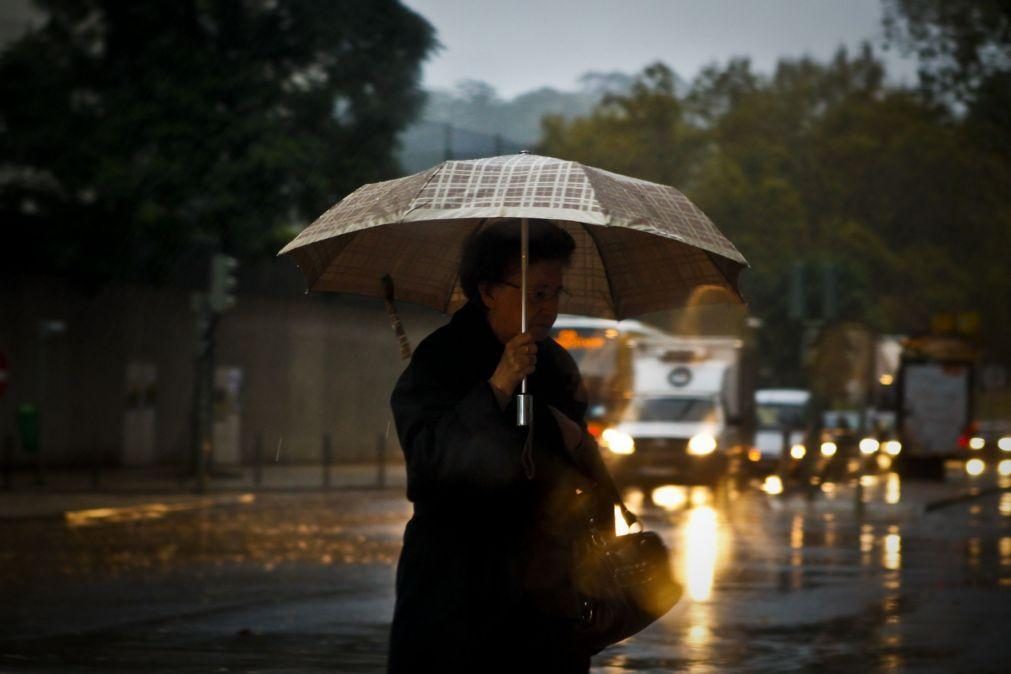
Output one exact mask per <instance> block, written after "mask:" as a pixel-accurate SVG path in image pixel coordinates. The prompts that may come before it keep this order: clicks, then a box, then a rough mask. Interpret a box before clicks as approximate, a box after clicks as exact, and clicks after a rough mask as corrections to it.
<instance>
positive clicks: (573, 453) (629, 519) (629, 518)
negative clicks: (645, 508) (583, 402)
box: [563, 430, 642, 527]
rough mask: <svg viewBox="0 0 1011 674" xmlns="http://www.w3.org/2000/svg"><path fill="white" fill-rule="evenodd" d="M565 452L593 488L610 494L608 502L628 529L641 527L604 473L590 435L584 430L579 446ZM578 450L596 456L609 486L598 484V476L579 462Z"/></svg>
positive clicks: (598, 453)
mask: <svg viewBox="0 0 1011 674" xmlns="http://www.w3.org/2000/svg"><path fill="white" fill-rule="evenodd" d="M586 438H590V440H591V442H593V447H589V448H587V447H584V445H585V443H586ZM563 444H564V443H563ZM566 450H567V451H568V452H569V456H570V458H571V459H572V462H573V464H575V466H576V468H578V469H579V472H581V473H582V474H583V475H585V476H586V477H587V478H589V479H590V482H592V483H593V486H594V487H595V488H598V489H603V490H604V491H607V492H611V494H610V500H611V502H612V503H613V504H614V505H616V506H618V508H619V510H620V512H621V517H622V519H623V520H625V525H626V526H628V527H632V525H634V524H639V525H640V527H641V526H642V524H641V523H640V522H639V518H638V516H636V514H635V513H633V512H632V511H631V510H629V509H628V507H627V506H626V505H625V502H624V501H623V500H622V499H621V493H620V492H619V491H618V487H617V485H615V484H614V480H613V479H611V477H610V473H606V471H607V467H606V466H604V465H603V460H602V459H600V458H599V457H600V449H599V448H598V447H597V442H596V440H594V439H593V436H592V435H590V434H589V432H588V431H585V430H584V432H583V437H582V438H581V439H580V442H579V444H578V445H576V447H575V448H574V449H572V450H568V448H566ZM580 450H582V452H583V453H584V454H585V453H586V452H595V453H596V454H597V457H598V460H600V462H601V468H602V469H603V470H604V471H605V474H606V476H607V479H608V482H609V484H606V485H602V484H600V482H599V480H598V477H599V476H597V475H594V474H593V470H591V469H590V467H589V466H587V465H585V463H584V462H583V461H582V460H581V457H580Z"/></svg>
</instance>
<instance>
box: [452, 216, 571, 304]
mask: <svg viewBox="0 0 1011 674" xmlns="http://www.w3.org/2000/svg"><path fill="white" fill-rule="evenodd" d="M527 226H528V232H529V234H528V236H529V238H528V250H529V257H528V262H529V263H530V264H533V263H535V262H542V261H544V260H559V261H561V262H563V263H564V264H566V265H568V264H569V263H570V262H571V261H572V251H574V250H575V249H576V241H575V240H574V239H573V238H572V235H571V234H569V233H568V232H566V231H565V230H564V229H562V228H561V227H559V226H558V225H556V224H555V223H553V222H551V221H550V220H541V219H535V218H530V219H528V220H527ZM519 264H520V220H519V219H518V218H509V219H506V220H499V221H497V222H494V223H492V224H489V225H485V226H483V227H480V228H478V229H477V231H475V232H474V233H473V234H471V235H470V237H469V238H468V239H467V241H466V243H464V246H463V257H462V258H461V259H460V286H461V287H462V288H463V293H464V294H465V295H466V296H467V299H468V300H470V301H471V302H474V303H477V304H478V305H480V306H484V302H482V301H481V290H480V287H481V284H484V283H498V282H500V281H504V280H505V277H506V275H507V273H508V272H509V271H510V270H511V269H514V268H516V267H518V266H519Z"/></svg>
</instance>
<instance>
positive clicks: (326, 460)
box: [323, 433, 333, 489]
mask: <svg viewBox="0 0 1011 674" xmlns="http://www.w3.org/2000/svg"><path fill="white" fill-rule="evenodd" d="M331 463H333V457H332V456H331V453H330V434H329V433H324V434H323V489H330V464H331Z"/></svg>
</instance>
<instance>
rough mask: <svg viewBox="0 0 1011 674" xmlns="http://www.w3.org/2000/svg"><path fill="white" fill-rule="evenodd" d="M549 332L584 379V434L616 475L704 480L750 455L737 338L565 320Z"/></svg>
mask: <svg viewBox="0 0 1011 674" xmlns="http://www.w3.org/2000/svg"><path fill="white" fill-rule="evenodd" d="M588 320H592V321H595V328H596V329H598V330H600V332H599V333H592V332H587V331H586V330H587V328H588V325H587V324H586V323H585V322H584V321H588ZM580 326H581V327H582V329H583V332H581V333H579V334H580V335H581V336H580V338H579V340H575V339H573V337H574V333H573V331H574V330H578V329H580ZM555 331H556V335H557V336H556V339H558V341H559V343H561V344H562V345H563V346H566V348H568V349H569V350H570V352H571V353H574V357H576V360H577V362H579V364H580V369H581V370H582V372H583V378H584V380H586V381H588V382H589V389H590V403H591V414H590V418H591V424H590V427H591V431H595V432H596V433H597V434H599V440H600V444H601V447H602V448H603V449H605V450H606V451H605V452H604V455H605V459H607V460H608V463H609V464H610V467H611V469H612V471H613V472H615V473H616V474H617V475H619V476H620V477H624V478H625V479H634V480H637V481H645V482H691V483H712V482H715V481H716V480H718V479H719V478H720V477H721V476H722V475H724V474H725V473H726V472H727V469H728V468H729V467H730V466H731V465H732V464H733V463H734V462H736V461H737V460H738V459H739V457H740V456H742V455H743V454H744V453H746V452H747V451H748V450H749V449H750V448H751V429H752V428H753V424H752V423H751V419H752V415H753V409H754V408H753V393H752V390H753V388H752V386H751V381H752V377H751V376H750V369H749V363H748V361H747V360H746V359H745V358H743V356H742V354H743V352H744V351H743V348H742V347H743V345H742V342H741V340H739V339H737V338H736V337H688V336H676V335H671V334H668V333H664V332H662V331H660V330H657V329H655V328H650V327H648V326H644V325H643V324H639V323H635V322H630V321H621V322H620V323H619V322H613V321H612V322H610V323H609V324H607V323H606V322H603V321H600V319H582V318H579V317H569V316H562V317H559V320H558V321H557V322H556V324H555ZM566 331H568V332H566ZM574 347H575V348H574ZM598 381H600V382H605V383H604V385H603V386H600V387H595V386H594V382H598ZM595 391H596V395H595Z"/></svg>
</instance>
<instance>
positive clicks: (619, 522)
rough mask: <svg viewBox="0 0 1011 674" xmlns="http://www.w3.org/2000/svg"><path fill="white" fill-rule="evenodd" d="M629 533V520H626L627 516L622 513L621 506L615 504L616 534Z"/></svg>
mask: <svg viewBox="0 0 1011 674" xmlns="http://www.w3.org/2000/svg"><path fill="white" fill-rule="evenodd" d="M627 533H628V522H626V521H625V517H624V516H623V515H622V514H621V508H619V507H618V506H614V535H615V536H624V535H625V534H627Z"/></svg>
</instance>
